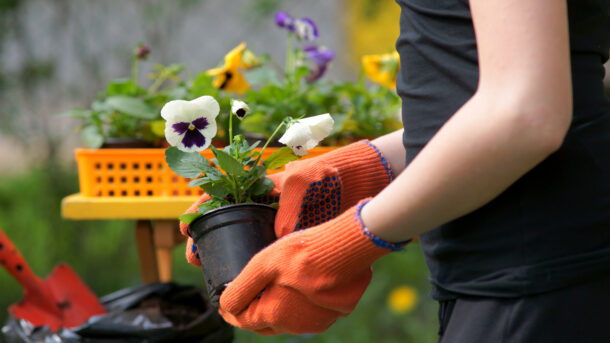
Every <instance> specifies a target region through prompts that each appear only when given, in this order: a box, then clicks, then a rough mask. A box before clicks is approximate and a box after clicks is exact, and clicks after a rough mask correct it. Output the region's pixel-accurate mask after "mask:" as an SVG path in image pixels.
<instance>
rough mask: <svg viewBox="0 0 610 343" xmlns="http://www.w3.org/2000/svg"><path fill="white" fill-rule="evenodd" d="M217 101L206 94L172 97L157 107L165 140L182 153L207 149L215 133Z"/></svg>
mask: <svg viewBox="0 0 610 343" xmlns="http://www.w3.org/2000/svg"><path fill="white" fill-rule="evenodd" d="M219 112H220V106H219V105H218V102H217V101H216V100H215V99H214V98H213V97H211V96H209V95H204V96H202V97H199V98H197V99H195V100H191V101H185V100H173V101H170V102H168V103H167V104H165V105H164V106H163V108H162V109H161V117H163V119H165V139H167V142H168V143H169V144H171V145H172V146H175V147H177V148H178V149H180V150H182V151H185V152H194V151H202V150H205V149H207V148H208V147H209V146H210V143H211V142H212V138H213V137H214V136H215V135H216V129H217V128H216V116H218V113H219Z"/></svg>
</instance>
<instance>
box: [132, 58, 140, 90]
mask: <svg viewBox="0 0 610 343" xmlns="http://www.w3.org/2000/svg"><path fill="white" fill-rule="evenodd" d="M138 62H139V61H138V57H137V56H135V55H134V56H133V58H132V62H131V81H132V82H133V87H132V92H134V93H135V92H136V87H137V85H138V69H139V65H138V64H139V63H138Z"/></svg>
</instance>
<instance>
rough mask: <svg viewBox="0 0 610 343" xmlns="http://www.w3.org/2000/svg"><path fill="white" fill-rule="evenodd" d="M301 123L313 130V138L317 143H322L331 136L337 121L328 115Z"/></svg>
mask: <svg viewBox="0 0 610 343" xmlns="http://www.w3.org/2000/svg"><path fill="white" fill-rule="evenodd" d="M299 122H301V123H303V124H305V125H307V126H308V127H309V129H310V130H311V137H312V138H313V139H314V140H316V141H318V142H319V141H321V140H323V139H324V138H326V137H327V136H328V135H330V133H331V131H332V130H333V125H334V124H335V121H334V120H333V118H332V117H331V116H330V114H328V113H324V114H320V115H317V116H313V117H308V118H303V119H300V120H299Z"/></svg>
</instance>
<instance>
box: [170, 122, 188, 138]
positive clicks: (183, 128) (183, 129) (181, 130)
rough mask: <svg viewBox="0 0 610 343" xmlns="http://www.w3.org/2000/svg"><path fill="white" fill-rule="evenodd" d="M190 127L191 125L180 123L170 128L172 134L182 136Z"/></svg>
mask: <svg viewBox="0 0 610 343" xmlns="http://www.w3.org/2000/svg"><path fill="white" fill-rule="evenodd" d="M190 125H191V123H187V122H185V121H181V122H178V123H174V124H171V127H172V129H173V130H174V132H176V133H177V134H179V135H183V134H184V133H186V131H188V129H189V126H190Z"/></svg>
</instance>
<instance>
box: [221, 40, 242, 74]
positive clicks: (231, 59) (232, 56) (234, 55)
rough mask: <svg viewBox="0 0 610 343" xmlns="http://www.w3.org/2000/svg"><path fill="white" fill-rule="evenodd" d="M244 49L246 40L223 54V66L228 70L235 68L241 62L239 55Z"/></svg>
mask: <svg viewBox="0 0 610 343" xmlns="http://www.w3.org/2000/svg"><path fill="white" fill-rule="evenodd" d="M245 49H246V42H241V43H240V44H239V45H238V46H236V47H235V48H233V50H231V51H229V53H228V54H226V55H225V68H227V69H229V70H233V69H237V68H238V67H239V65H240V64H241V55H242V53H243V52H244V50H245Z"/></svg>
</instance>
